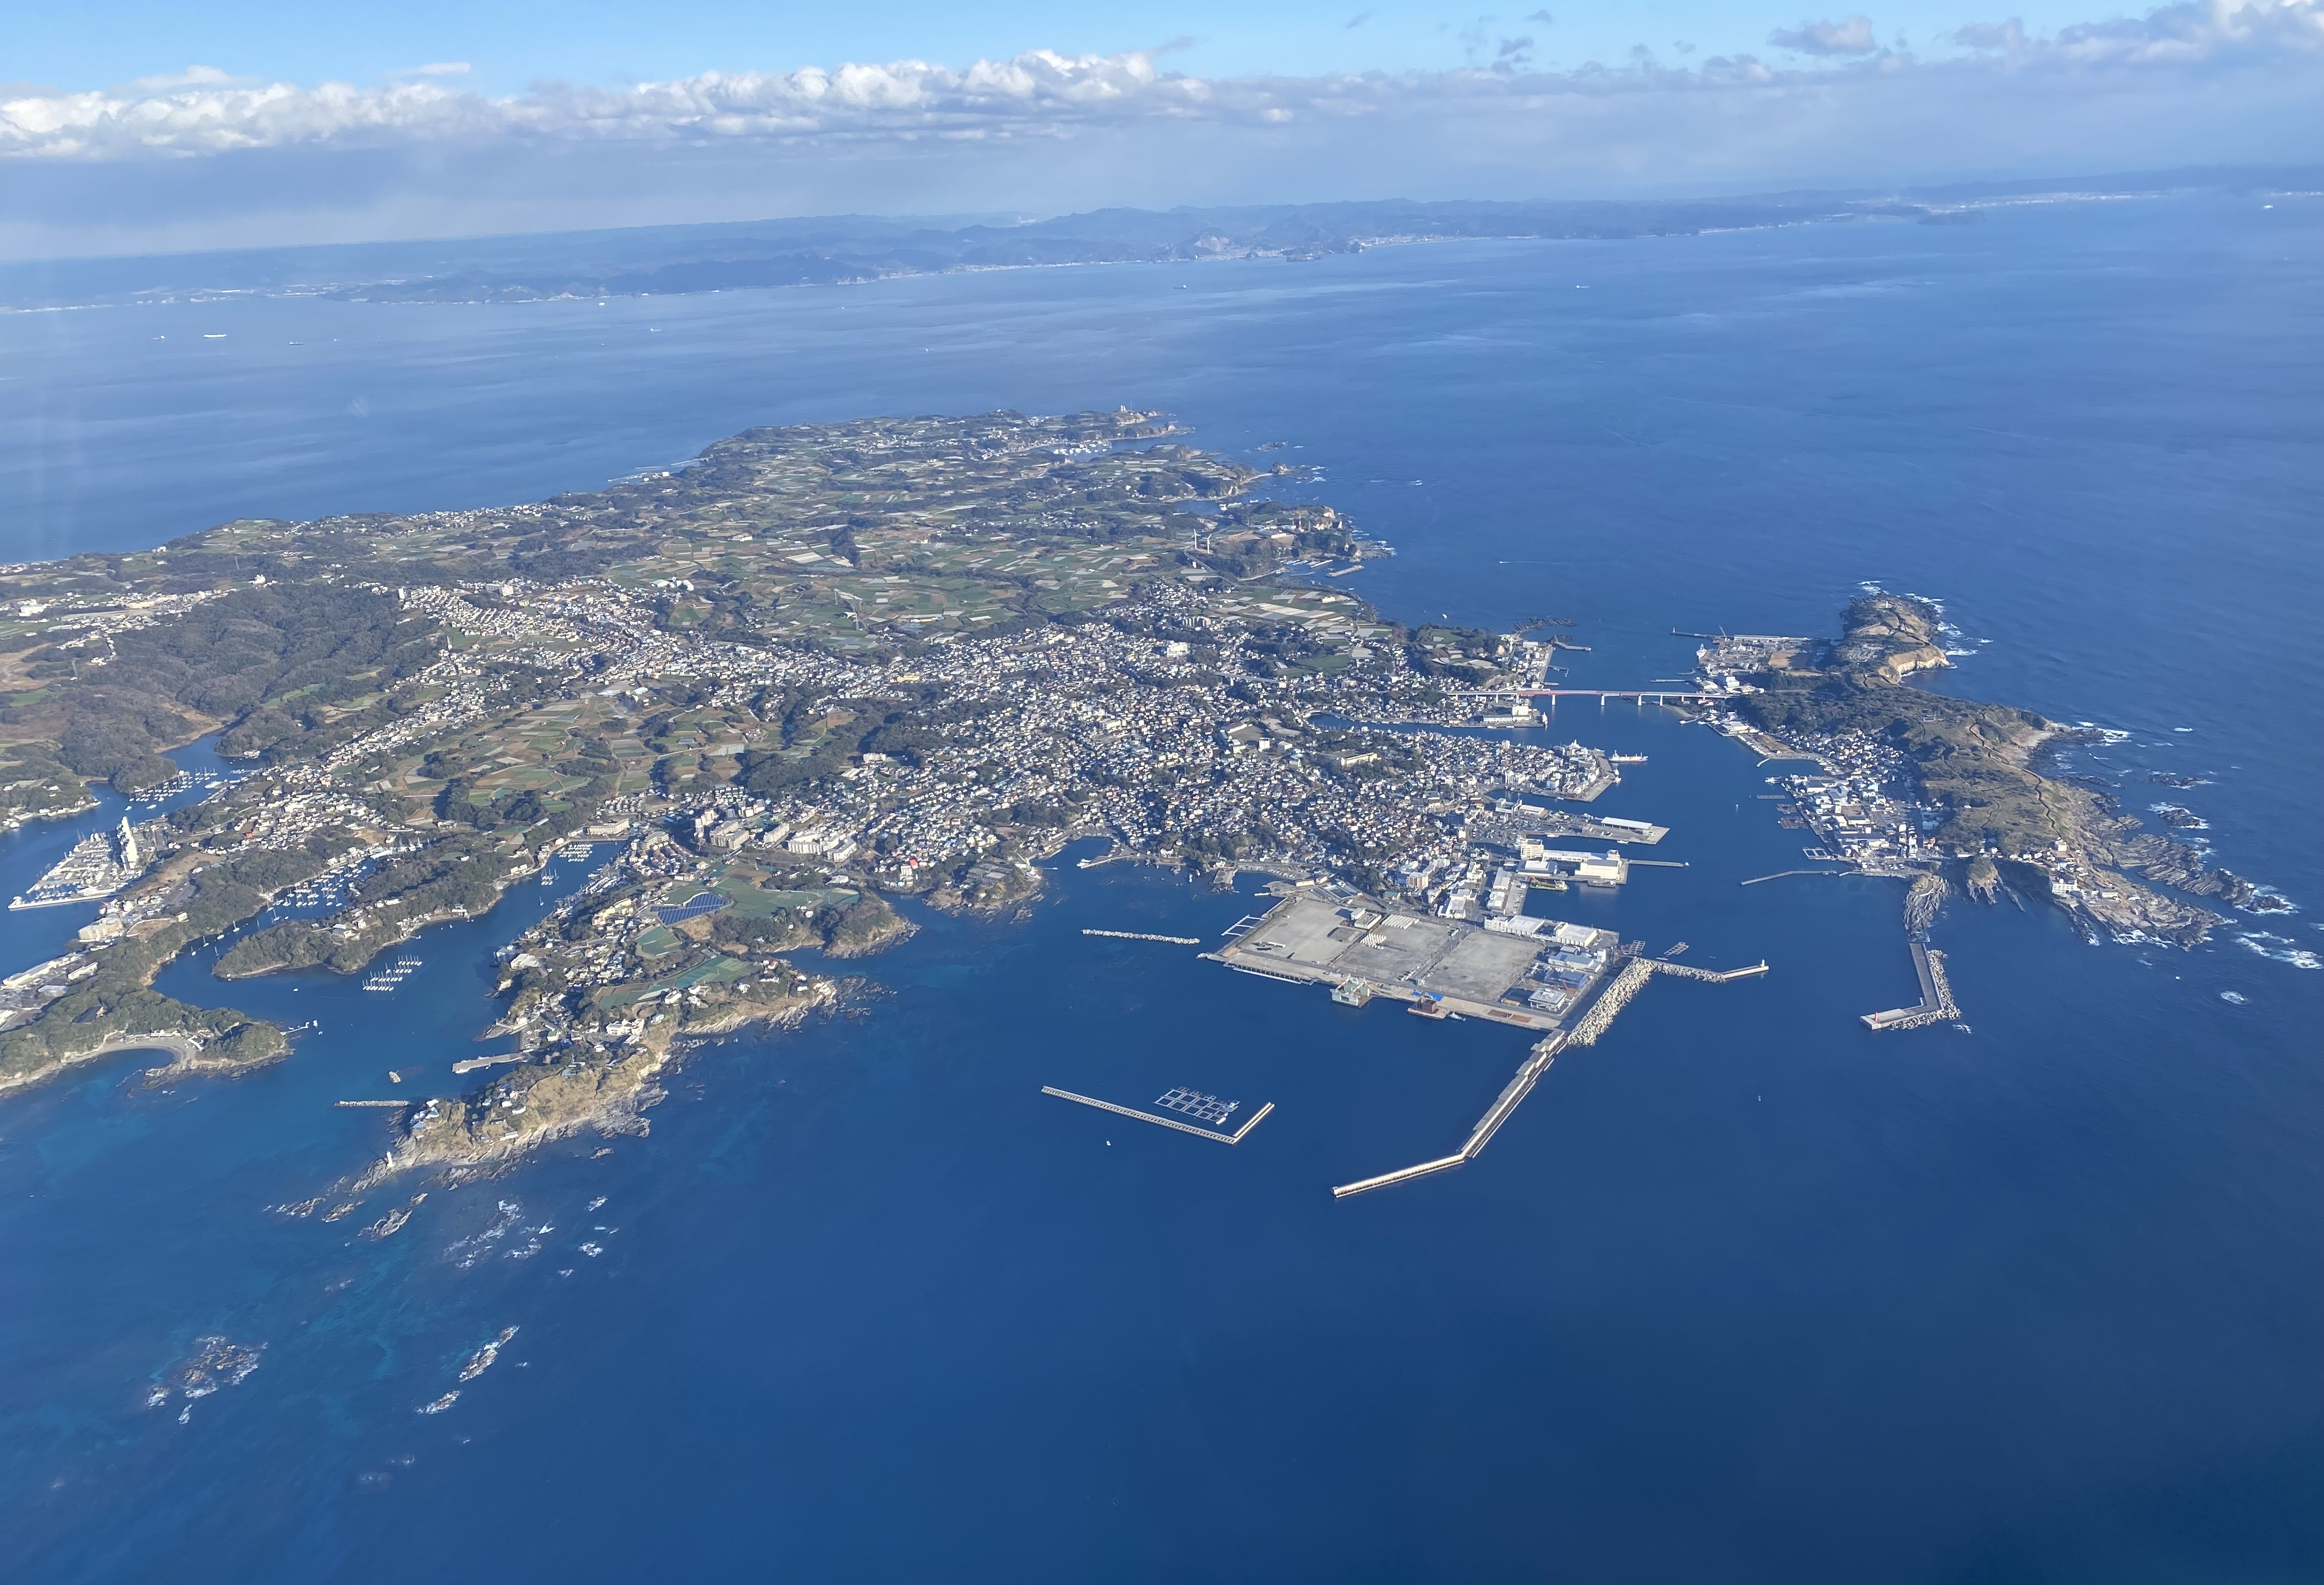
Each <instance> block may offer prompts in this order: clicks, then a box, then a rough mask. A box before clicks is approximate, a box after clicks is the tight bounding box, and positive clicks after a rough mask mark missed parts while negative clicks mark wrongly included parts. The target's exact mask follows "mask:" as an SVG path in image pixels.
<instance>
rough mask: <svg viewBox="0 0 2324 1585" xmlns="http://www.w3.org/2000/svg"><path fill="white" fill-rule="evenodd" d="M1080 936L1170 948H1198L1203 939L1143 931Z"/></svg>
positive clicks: (1107, 932) (1107, 931)
mask: <svg viewBox="0 0 2324 1585" xmlns="http://www.w3.org/2000/svg"><path fill="white" fill-rule="evenodd" d="M1082 934H1083V935H1102V936H1105V937H1107V938H1108V939H1110V940H1113V941H1160V942H1166V943H1167V944H1168V945H1172V946H1200V945H1203V939H1202V937H1201V936H1199V935H1148V934H1147V933H1146V932H1145V931H1143V930H1090V929H1084V930H1083V932H1082Z"/></svg>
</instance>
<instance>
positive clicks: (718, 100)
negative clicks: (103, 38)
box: [0, 0, 2324, 161]
mask: <svg viewBox="0 0 2324 1585" xmlns="http://www.w3.org/2000/svg"><path fill="white" fill-rule="evenodd" d="M1775 42H1777V43H1778V44H1779V45H1781V46H1783V47H1784V48H1787V49H1792V50H1797V51H1805V52H1808V53H1811V54H1813V55H1817V56H1820V57H1824V58H1827V59H1824V60H1818V61H1816V62H1815V63H1813V64H1810V65H1807V66H1803V67H1798V68H1777V67H1772V66H1769V65H1767V64H1766V63H1763V62H1761V61H1759V60H1755V59H1753V58H1751V57H1749V56H1736V57H1720V58H1714V59H1711V60H1704V61H1701V62H1700V63H1698V64H1693V65H1690V66H1685V67H1666V66H1663V65H1660V64H1658V63H1656V62H1655V60H1653V59H1652V58H1651V57H1646V56H1643V55H1641V56H1639V57H1637V58H1636V59H1634V60H1631V61H1629V62H1628V63H1626V64H1624V65H1622V66H1620V67H1614V68H1609V67H1603V66H1599V65H1595V64H1592V65H1588V66H1584V67H1582V68H1580V69H1575V70H1570V71H1554V72H1547V71H1534V70H1530V69H1524V67H1523V65H1522V60H1523V47H1524V44H1525V41H1523V40H1512V41H1505V42H1504V44H1503V47H1502V60H1501V63H1500V64H1501V67H1502V69H1499V70H1459V71H1436V72H1411V73H1403V74H1388V73H1380V72H1370V73H1363V74H1359V75H1342V76H1327V77H1313V78H1291V77H1274V78H1201V77H1194V76H1189V75H1186V74H1184V73H1179V72H1170V71H1164V70H1162V69H1159V68H1158V67H1157V64H1156V55H1157V51H1132V52H1128V53H1124V54H1118V55H1063V54H1057V53H1054V52H1052V51H1032V52H1030V53H1028V54H1024V55H1019V56H1018V57H1016V58H1015V59H1013V60H1000V61H992V60H980V61H977V62H975V63H974V64H973V65H970V66H967V67H962V68H954V67H945V66H937V65H932V64H930V63H928V62H927V61H922V60H898V61H890V62H888V63H886V64H884V65H870V64H854V65H846V66H840V67H836V68H833V69H822V68H818V67H809V68H807V69H802V70H798V71H791V72H758V71H734V72H725V71H709V72H704V73H702V74H700V75H699V76H696V77H689V78H678V79H676V80H673V81H669V82H653V83H642V84H639V85H637V86H635V87H631V88H603V87H573V86H566V85H554V84H552V85H547V86H543V87H539V88H535V89H534V90H533V91H531V92H530V93H528V94H525V95H522V96H519V97H508V98H493V97H485V96H483V95H480V94H475V93H473V92H464V91H461V90H460V89H459V88H457V87H456V86H452V85H451V84H449V83H447V80H445V79H447V78H457V77H458V76H459V75H461V74H462V73H464V72H465V71H466V66H465V65H464V64H463V63H459V62H439V63H436V64H433V65H429V66H425V67H421V68H418V69H415V70H413V71H411V72H410V73H405V74H401V75H400V76H399V77H398V78H396V79H395V80H392V81H390V82H388V83H387V84H385V85H383V86H381V87H376V88H358V87H355V86H353V85H350V84H346V83H334V82H326V83H321V84H318V85H315V86H312V87H300V86H295V85H292V84H288V83H264V82H253V81H249V80H247V79H237V78H232V77H230V76H228V75H227V74H226V72H224V71H221V70H219V69H216V68H212V67H196V68H192V69H189V70H188V71H187V72H185V73H183V74H180V76H178V77H176V78H169V79H148V80H146V81H144V82H141V83H137V84H133V85H131V86H130V87H129V88H124V89H119V90H112V91H101V92H88V93H60V92H49V91H42V90H24V89H15V90H11V91H7V92H6V93H5V97H0V159H5V158H7V157H14V158H16V159H19V160H23V159H32V160H65V161H122V160H135V159H140V158H153V157H163V158H168V157H176V158H180V159H182V158H185V157H189V156H198V155H206V154H220V153H226V152H235V151H246V150H263V149H302V148H303V149H310V150H311V149H328V148H348V149H366V148H367V149H383V148H384V149H393V148H402V147H409V146H412V145H426V144H453V145H460V146H464V147H467V148H472V149H474V148H488V147H491V146H493V145H496V144H508V143H518V144H522V145H527V146H532V147H539V146H540V145H544V144H552V143H561V144H578V145H589V144H602V143H629V144H645V145H655V144H662V145H670V146H684V147H693V146H698V145H704V144H732V145H747V144H751V143H770V144H781V145H788V146H793V147H797V146H799V145H813V144H816V143H829V144H835V145H848V146H859V145H864V144H882V143H884V144H890V145H910V144H915V143H921V144H925V143H928V142H931V141H935V140H960V139H970V140H985V141H992V140H1001V141H1019V140H1025V139H1041V138H1054V137H1058V136H1065V135H1071V134H1075V133H1077V132H1079V131H1082V130H1085V129H1090V128H1095V127H1135V126H1139V125H1150V126H1167V125H1172V124H1176V125H1185V124H1215V125H1220V126H1225V127H1234V126H1241V127H1245V128H1262V127H1268V126H1280V125H1283V124H1286V123H1287V122H1290V121H1294V120H1296V121H1298V122H1301V123H1303V124H1304V123H1307V122H1310V121H1314V120H1317V119H1321V120H1323V122H1325V123H1326V124H1332V123H1339V122H1345V121H1349V120H1360V119H1367V118H1377V117H1380V116H1423V117H1425V116H1445V115H1452V116H1458V117H1461V118H1463V119H1467V118H1473V117H1476V116H1480V115H1505V116H1508V117H1511V118H1519V119H1522V118H1524V117H1527V116H1532V115H1538V114H1539V113H1540V112H1541V111H1542V109H1543V108H1544V107H1545V106H1550V105H1554V104H1557V103H1561V102H1572V101H1575V100H1599V99H1606V98H1609V97H1619V96H1626V95H1671V94H1679V95H1687V96H1701V95H1715V96H1724V97H1728V98H1730V99H1734V100H1736V101H1738V102H1737V104H1736V105H1735V106H1734V107H1733V114H1735V115H1748V114H1749V113H1750V103H1751V101H1752V100H1753V99H1754V97H1765V96H1768V95H1775V96H1778V97H1791V98H1796V97H1799V96H1800V95H1803V94H1814V93H1818V92H1821V91H1825V90H1829V89H1833V88H1844V87H1845V86H1846V85H1847V84H1848V83H1849V82H1850V81H1851V80H1853V79H1854V78H1858V77H1861V76H1863V75H1864V74H1867V73H1872V74H1877V75H1878V76H1879V77H1881V78H1883V79H1885V80H1888V81H1891V82H1894V81H1896V80H1898V79H1900V78H1908V77H1923V78H1932V79H1935V80H1938V81H1959V80H1960V78H1962V76H1963V74H1969V75H1972V76H1974V75H1978V74H1987V75H1991V74H1999V75H2003V76H2009V75H2020V74H2023V73H2024V72H2026V71H2028V70H2029V69H2052V70H2055V71H2068V72H2076V71H2079V72H2086V73H2087V72H2093V71H2100V72H2103V71H2113V72H2123V71H2135V70H2140V69H2146V70H2153V71H2157V72H2163V71H2178V72H2181V73H2185V72H2190V71H2200V70H2201V69H2205V68H2206V67H2208V66H2212V65H2217V64H2229V65H2232V64H2237V63H2249V62H2252V61H2255V60H2258V61H2294V62H2300V63H2305V64H2306V65H2308V66H2311V67H2312V65H2313V64H2314V63H2315V62H2316V61H2318V60H2324V0H2247V3H2241V4H2239V3H2237V0H2189V3H2187V4H2181V5H2169V6H2164V7H2163V8H2161V9H2159V10H2155V11H2153V12H2150V13H2148V14H2146V15H2145V16H2144V17H2142V18H2138V19H2135V20H2122V21H2115V22H2106V23H2086V24H2082V25H2080V26H2076V27H2070V28H2066V29H2063V30H2061V32H2058V33H2057V34H2055V35H2054V36H2052V37H2047V38H2042V37H2034V36H2031V35H2029V34H2027V33H2026V32H2025V31H2024V29H2023V27H2021V26H2020V25H2019V24H2018V23H2015V22H2007V23H1998V24H1992V23H1986V24H1976V25H1972V26H1970V27H1967V28H1964V29H1961V30H1960V32H1957V33H1955V34H1953V35H1952V36H1951V39H1950V42H1951V43H1952V44H1954V45H1955V46H1956V47H1957V48H1958V49H1959V50H1960V51H1962V52H1963V53H1961V54H1960V55H1957V56H1955V57H1952V58H1950V59H1942V60H1916V59H1914V57H1912V56H1910V55H1907V54H1902V53H1899V52H1895V51H1880V50H1879V49H1878V46H1877V42H1876V41H1875V40H1874V39H1873V36H1872V28H1871V23H1869V21H1868V20H1867V19H1866V18H1865V17H1862V16H1849V17H1848V18H1846V19H1845V20H1843V21H1841V22H1839V23H1831V22H1819V23H1806V24H1803V26H1802V27H1801V28H1799V29H1797V30H1789V31H1786V32H1779V33H1778V34H1776V35H1775ZM1858 56H1872V57H1874V58H1873V59H1869V60H1857V59H1850V58H1851V57H1858ZM1512 66H1516V67H1517V69H1509V68H1510V67H1512Z"/></svg>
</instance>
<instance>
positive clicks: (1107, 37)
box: [0, 0, 2324, 258]
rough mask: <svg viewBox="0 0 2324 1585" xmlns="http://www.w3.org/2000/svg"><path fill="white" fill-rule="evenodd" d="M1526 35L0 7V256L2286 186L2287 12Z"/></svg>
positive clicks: (2243, 3) (2297, 90) (1800, 20)
mask: <svg viewBox="0 0 2324 1585" xmlns="http://www.w3.org/2000/svg"><path fill="white" fill-rule="evenodd" d="M1526 4H1527V0H1515V4H1513V5H1510V6H1509V7H1508V9H1507V10H1504V11H1499V12H1484V11H1480V10H1478V9H1476V8H1475V7H1474V6H1473V5H1471V6H1447V5H1397V4H1372V3H1371V0H1342V3H1341V4H1338V5H1320V4H1313V3H1308V0H1291V3H1283V0H1277V3H1272V4H1270V3H1266V0H1245V3H1242V4H1227V3H1225V0H1180V3H1177V4H1169V5H1150V6H1144V7H1138V8H1128V7H1113V8H1107V7H1092V6H1089V5H1066V4H1064V3H1063V0H1013V3H1001V4H988V5H982V6H966V5H960V4H958V3H957V0H951V3H948V4H942V5H938V4H935V3H933V0H887V3H884V4H882V3H879V0H871V3H867V4H862V5H853V6H841V5H818V6H815V7H807V6H796V5H765V4H761V5H749V4H742V3H738V0H704V3H697V4H692V5H683V6H665V7H640V6H638V5H635V4H634V3H633V0H624V3H623V4H622V5H613V4H609V3H607V0H556V3H554V4H551V3H549V0H498V3H495V4H492V5H478V4H475V0H467V3H466V4H457V5H456V4H452V3H451V0H401V3H399V4H397V5H390V6H365V7H331V6H317V5H313V4H312V3H311V0H302V3H300V4H298V5H291V4H287V3H284V0H220V3H217V4H211V5H201V6H189V5H184V4H183V3H182V0H174V3H170V4H164V3H161V0H82V3H81V4H78V5H72V6H63V5H51V6H44V7H40V8H37V10H36V9H34V8H32V7H23V8H18V9H16V10H15V12H14V14H13V15H12V16H11V18H10V21H9V23H8V27H7V30H6V36H5V40H0V79H5V80H0V257H20V258H21V257H31V256H59V255H66V256H69V255H71V254H75V253H131V252H145V251H167V250H176V249H185V248H201V247H225V246H257V245H267V244H287V243H306V242H319V241H347V240H364V239H375V238H401V237H413V236H430V235H489V234H494V233H505V232H521V231H539V230H552V229H568V228H578V227H586V226H621V225H635V224H648V223H663V222H673V221H687V220H731V219H752V218H760V217H770V216H780V215H805V214H818V213H833V212H880V213H908V214H964V213H980V214H990V213H1003V214H1007V213H1018V214H1024V215H1028V216H1033V215H1049V214H1057V213H1063V212H1068V211H1071V210H1074V209H1078V208H1088V207H1101V206H1103V205H1108V204H1130V205H1139V206H1146V207H1164V206H1167V205H1171V204H1176V203H1259V202H1295V201H1306V200H1314V199H1327V198H1334V199H1335V198H1390V197H1401V198H1591V197H1621V196H1670V195H1677V194H1708V193H1734V192H1746V191H1766V190H1775V189H1791V188H1799V187H1827V188H1831V187H1840V188H1872V189H1883V188H1891V187H1899V186H1905V185H1913V184H1929V183H1934V182H1941V181H1947V180H1972V181H1974V180H1992V179H1997V178H2030V177H2055V176H2066V175H2072V174H2077V173H2089V174H2096V173H2102V172H2111V171H2120V170H2150V169H2163V168H2175V167H2183V166H2196V165H2218V164H2258V165H2270V166H2278V167H2292V166H2302V165H2309V166H2313V165H2319V164H2324V0H2183V3H2181V4H2175V5H2164V6H2162V7H2159V8H2143V7H2142V8H2127V9H2108V8H2107V5H2106V3H2105V0H2039V3H2038V4H2034V5H2018V6H2014V7H2012V8H2010V9H2007V10H2006V11H2005V10H2000V9H1995V8H1988V7H1987V5H1986V0H1906V3H1904V4H1898V5H1877V6H1870V7H1867V9H1866V10H1862V11H1858V10H1855V9H1846V8H1843V9H1837V10H1809V9H1803V7H1802V6H1800V5H1797V4H1794V3H1792V0H1729V3H1727V4H1717V5H1713V4H1707V3H1705V0H1659V3H1647V4H1631V5H1609V4H1604V3H1602V0H1593V3H1591V4H1586V5H1563V4H1557V3H1556V0H1552V4H1551V5H1548V6H1547V7H1545V8H1537V9H1531V10H1525V11H1520V10H1518V9H1517V6H1518V5H1526Z"/></svg>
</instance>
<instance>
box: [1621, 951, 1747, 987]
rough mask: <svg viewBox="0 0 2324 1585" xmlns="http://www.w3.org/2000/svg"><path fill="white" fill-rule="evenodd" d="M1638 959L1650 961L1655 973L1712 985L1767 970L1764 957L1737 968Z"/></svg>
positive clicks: (1645, 961)
mask: <svg viewBox="0 0 2324 1585" xmlns="http://www.w3.org/2000/svg"><path fill="white" fill-rule="evenodd" d="M1685 945H1686V944H1685V943H1684V942H1681V943H1680V944H1679V945H1677V946H1674V947H1673V948H1671V951H1673V952H1678V951H1681V950H1683V948H1684V946H1685ZM1640 961H1641V962H1643V963H1652V964H1653V965H1654V971H1655V973H1657V974H1674V975H1676V976H1677V977H1678V978H1680V979H1682V980H1708V981H1711V983H1712V984H1714V985H1724V984H1726V983H1727V981H1729V980H1748V979H1750V978H1751V977H1752V976H1754V975H1757V974H1764V973H1766V972H1767V963H1766V959H1764V958H1762V959H1761V960H1760V961H1759V962H1757V963H1748V964H1746V965H1745V966H1744V967H1742V968H1739V969H1698V968H1696V967H1695V966H1694V965H1693V964H1692V963H1672V962H1670V961H1669V960H1668V959H1667V958H1644V959H1641V960H1640Z"/></svg>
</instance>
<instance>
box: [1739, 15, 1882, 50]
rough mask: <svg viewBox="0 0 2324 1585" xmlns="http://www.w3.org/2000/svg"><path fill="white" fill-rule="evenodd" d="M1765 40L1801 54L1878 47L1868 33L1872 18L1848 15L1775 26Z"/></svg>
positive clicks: (1778, 47)
mask: <svg viewBox="0 0 2324 1585" xmlns="http://www.w3.org/2000/svg"><path fill="white" fill-rule="evenodd" d="M1767 42H1768V43H1769V44H1771V45H1773V46H1774V47H1775V48H1776V49H1778V50H1794V51H1798V52H1799V53H1801V54H1803V55H1869V54H1871V53H1872V52H1873V51H1875V50H1877V49H1878V48H1880V44H1879V41H1877V40H1876V39H1875V38H1873V36H1872V19H1871V18H1870V17H1868V16H1851V17H1848V18H1845V19H1844V20H1842V21H1840V22H1803V23H1800V25H1799V26H1797V27H1795V28H1777V29H1776V30H1775V32H1772V33H1769V34H1768V35H1767Z"/></svg>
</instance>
